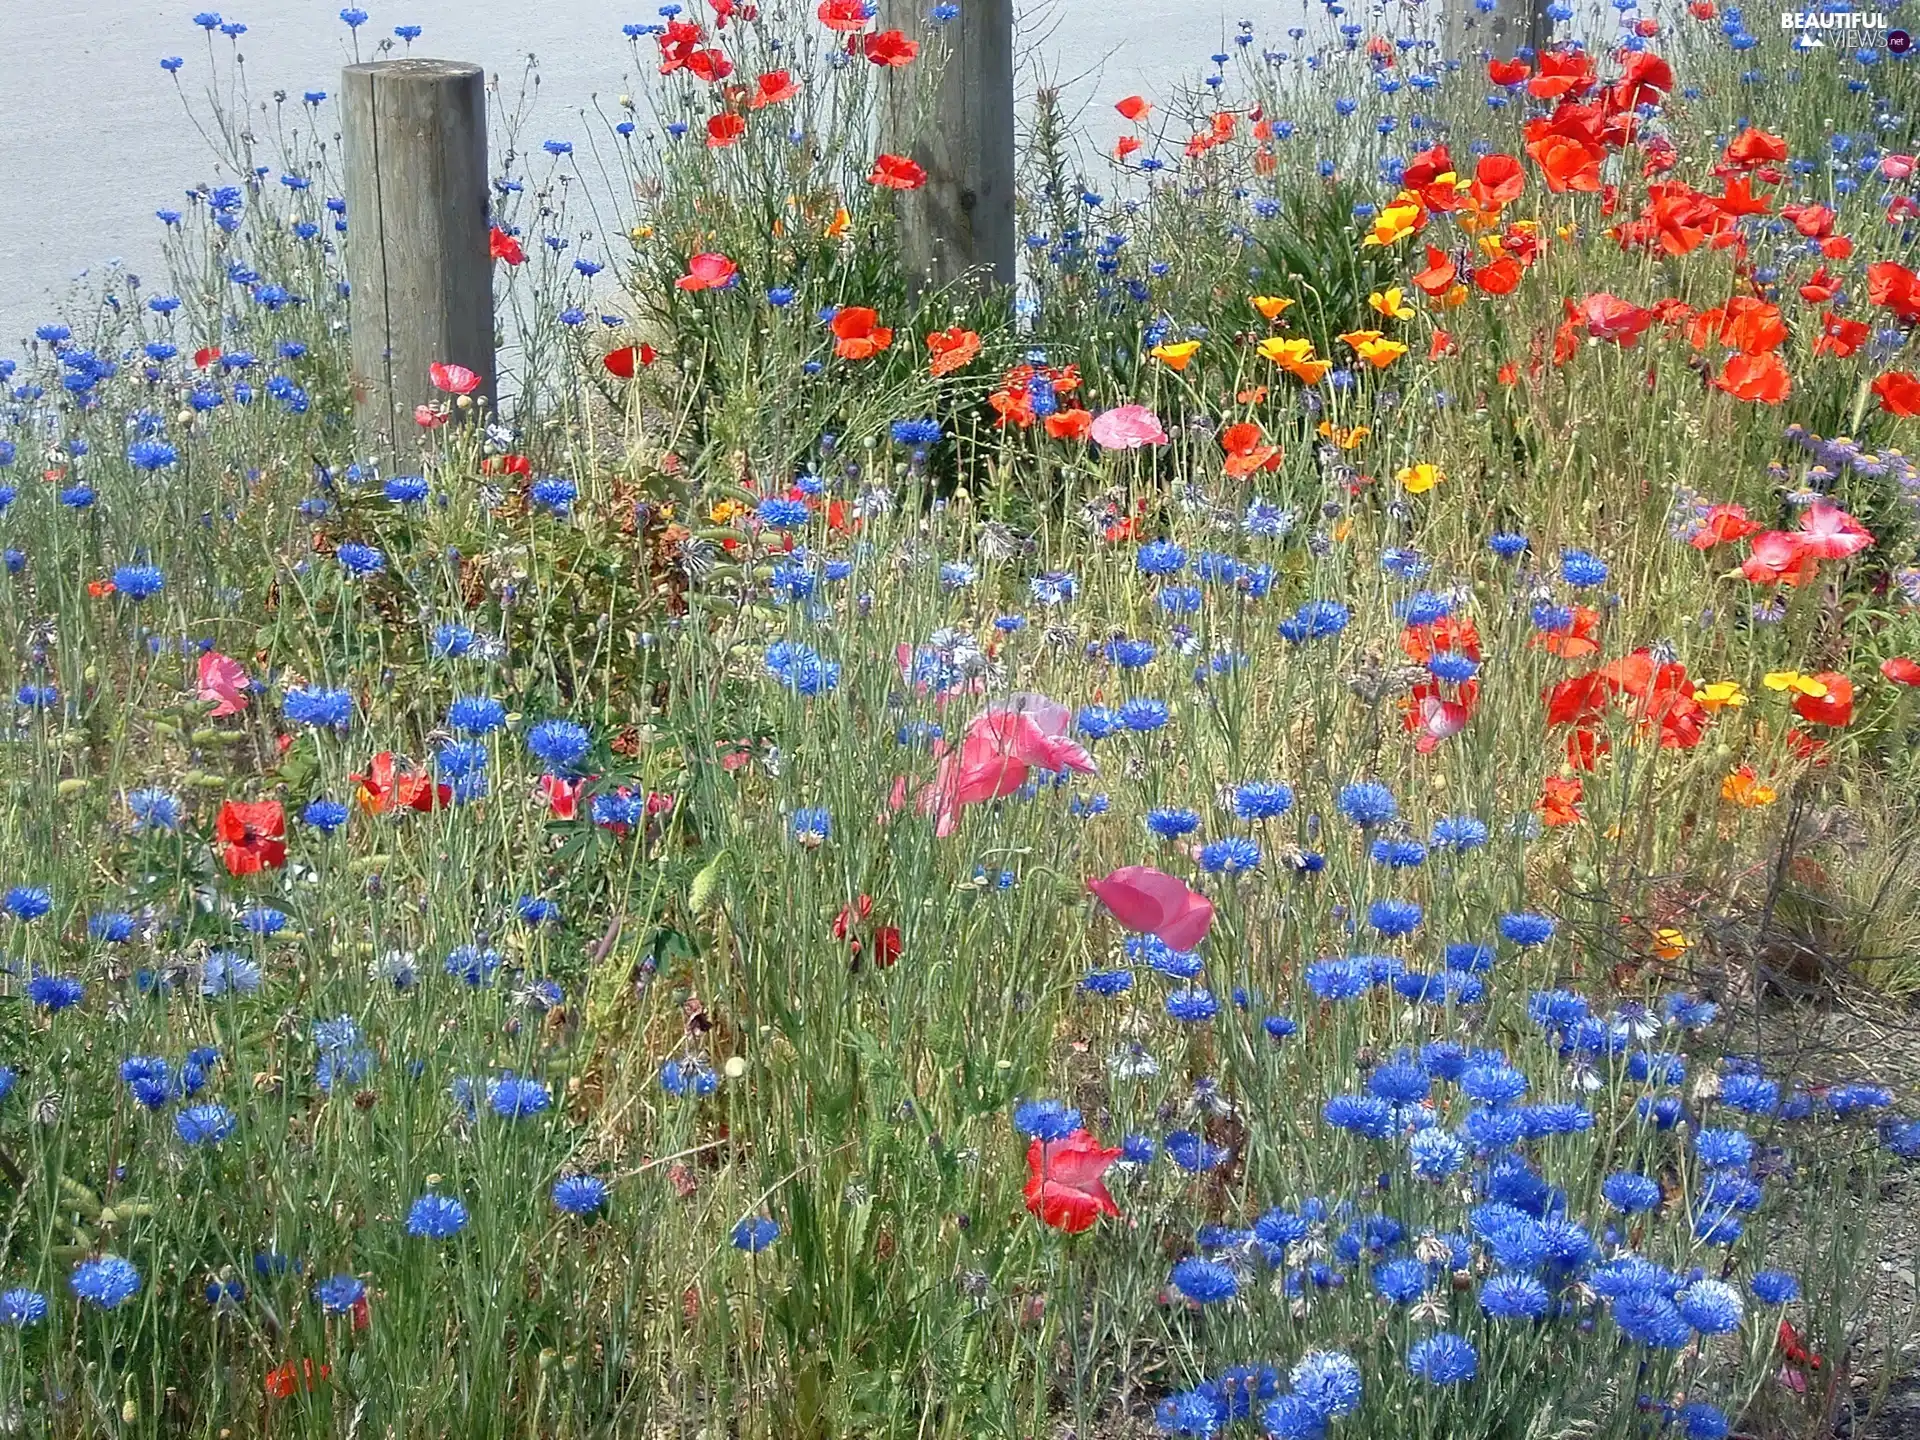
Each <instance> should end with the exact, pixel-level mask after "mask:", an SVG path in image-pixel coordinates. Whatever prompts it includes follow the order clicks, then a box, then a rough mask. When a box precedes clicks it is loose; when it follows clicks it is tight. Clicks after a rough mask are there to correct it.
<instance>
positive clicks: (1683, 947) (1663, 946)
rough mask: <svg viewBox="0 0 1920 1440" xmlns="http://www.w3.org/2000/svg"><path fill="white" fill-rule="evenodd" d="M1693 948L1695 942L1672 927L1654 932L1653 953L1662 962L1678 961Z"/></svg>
mask: <svg viewBox="0 0 1920 1440" xmlns="http://www.w3.org/2000/svg"><path fill="white" fill-rule="evenodd" d="M1692 948H1693V942H1692V941H1691V940H1689V939H1687V937H1686V936H1685V935H1684V934H1683V933H1682V932H1680V931H1678V930H1675V929H1672V928H1671V927H1662V928H1661V929H1659V930H1656V931H1654V932H1653V953H1654V954H1655V955H1656V956H1658V957H1659V958H1660V959H1662V960H1678V959H1679V958H1680V957H1681V956H1682V955H1684V954H1686V953H1687V951H1689V950H1691V949H1692Z"/></svg>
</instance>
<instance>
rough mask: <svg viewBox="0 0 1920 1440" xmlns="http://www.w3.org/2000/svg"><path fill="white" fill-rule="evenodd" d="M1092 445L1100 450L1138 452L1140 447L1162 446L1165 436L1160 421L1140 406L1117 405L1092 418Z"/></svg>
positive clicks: (1165, 440) (1164, 442) (1151, 412)
mask: <svg viewBox="0 0 1920 1440" xmlns="http://www.w3.org/2000/svg"><path fill="white" fill-rule="evenodd" d="M1091 433H1092V435H1093V443H1094V444H1096V445H1098V446H1100V448H1101V449H1103V450H1138V449H1139V448H1140V447H1141V446H1142V445H1164V444H1166V443H1167V432H1166V431H1165V430H1163V429H1162V428H1161V427H1160V417H1159V416H1157V415H1155V414H1154V413H1153V411H1151V410H1149V409H1147V407H1146V406H1144V405H1120V406H1117V407H1115V408H1114V409H1112V410H1106V411H1102V412H1101V413H1100V414H1098V415H1096V416H1094V418H1093V429H1092V432H1091Z"/></svg>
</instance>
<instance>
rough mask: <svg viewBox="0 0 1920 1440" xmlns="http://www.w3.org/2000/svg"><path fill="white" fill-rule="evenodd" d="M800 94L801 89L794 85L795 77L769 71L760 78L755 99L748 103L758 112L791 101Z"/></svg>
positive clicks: (754, 95)
mask: <svg viewBox="0 0 1920 1440" xmlns="http://www.w3.org/2000/svg"><path fill="white" fill-rule="evenodd" d="M799 93H800V87H799V86H798V85H796V84H794V83H793V77H792V76H791V75H790V74H788V73H787V72H786V71H785V70H769V71H768V72H767V73H766V74H764V75H762V76H761V77H760V81H759V84H758V86H757V87H756V88H755V90H754V93H753V99H752V100H750V101H749V102H748V103H749V104H750V105H752V106H753V108H754V109H756V110H764V109H766V108H767V106H769V105H778V104H780V103H781V102H782V101H784V100H791V99H793V97H794V96H796V95H798V94H799Z"/></svg>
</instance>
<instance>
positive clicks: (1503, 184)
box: [1468, 154, 1527, 210]
mask: <svg viewBox="0 0 1920 1440" xmlns="http://www.w3.org/2000/svg"><path fill="white" fill-rule="evenodd" d="M1526 188H1527V172H1526V171H1525V170H1523V169H1521V168H1520V162H1519V161H1518V160H1516V159H1514V158H1513V156H1511V155H1499V154H1495V155H1482V156H1481V157H1480V162H1479V163H1478V164H1477V165H1475V166H1474V167H1473V184H1472V185H1471V186H1469V187H1468V193H1469V194H1471V195H1472V196H1473V203H1474V204H1476V205H1478V206H1479V207H1480V208H1481V209H1482V210H1498V209H1500V208H1501V207H1502V206H1504V205H1511V204H1512V203H1513V202H1514V201H1515V200H1518V199H1519V198H1520V196H1521V195H1522V193H1524V192H1525V190H1526Z"/></svg>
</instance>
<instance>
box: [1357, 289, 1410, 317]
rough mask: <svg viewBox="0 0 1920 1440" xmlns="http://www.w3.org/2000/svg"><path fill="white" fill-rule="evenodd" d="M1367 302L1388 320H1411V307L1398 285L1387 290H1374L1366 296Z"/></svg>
mask: <svg viewBox="0 0 1920 1440" xmlns="http://www.w3.org/2000/svg"><path fill="white" fill-rule="evenodd" d="M1367 304H1369V305H1371V306H1372V307H1373V308H1374V309H1375V310H1377V311H1379V312H1380V313H1381V314H1382V315H1384V316H1386V317H1387V318H1388V319H1389V320H1411V319H1412V318H1413V307H1412V306H1411V305H1409V304H1407V302H1406V299H1405V297H1404V294H1403V292H1402V291H1401V289H1400V287H1399V286H1398V285H1395V286H1393V287H1392V288H1390V289H1387V290H1376V291H1374V292H1373V293H1372V294H1371V295H1369V296H1367Z"/></svg>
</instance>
